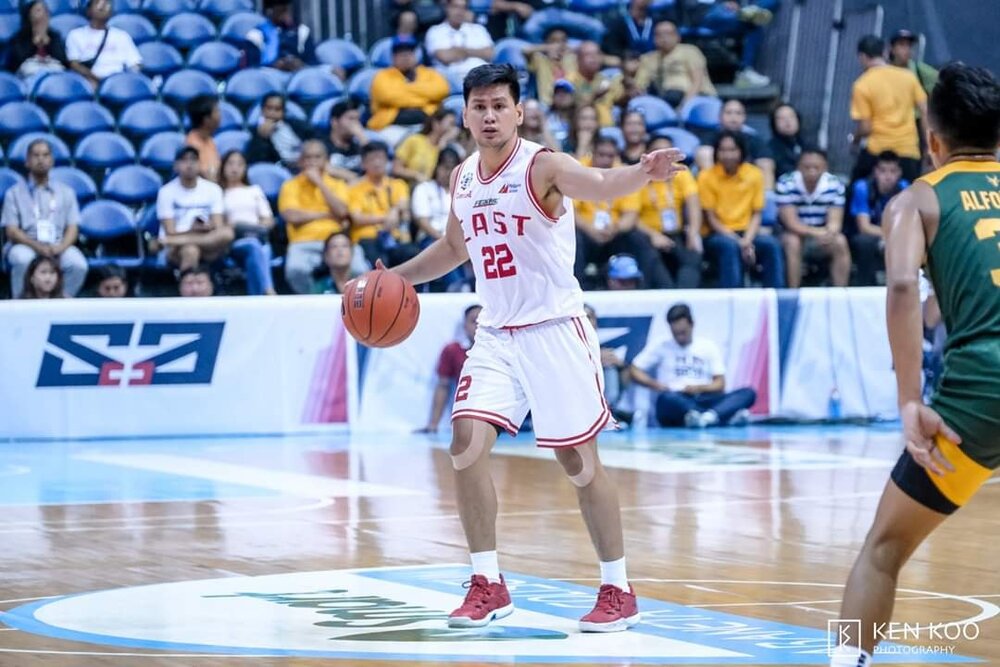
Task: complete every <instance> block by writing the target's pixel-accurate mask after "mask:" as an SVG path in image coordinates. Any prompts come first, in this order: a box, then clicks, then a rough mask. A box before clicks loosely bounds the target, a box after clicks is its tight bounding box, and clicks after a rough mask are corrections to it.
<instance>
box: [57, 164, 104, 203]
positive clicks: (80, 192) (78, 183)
mask: <svg viewBox="0 0 1000 667" xmlns="http://www.w3.org/2000/svg"><path fill="white" fill-rule="evenodd" d="M49 178H51V179H52V180H53V181H55V182H56V183H62V184H63V185H66V186H68V187H70V188H72V190H73V192H75V193H76V201H77V203H79V204H80V206H85V205H87V204H89V203H90V202H92V201H94V200H95V199H97V186H96V185H95V184H94V179H92V178H91V177H90V176H89V175H88V174H87V173H86V172H83V171H80V170H79V169H77V168H76V167H56V168H54V169H53V170H52V171H51V172H49Z"/></svg>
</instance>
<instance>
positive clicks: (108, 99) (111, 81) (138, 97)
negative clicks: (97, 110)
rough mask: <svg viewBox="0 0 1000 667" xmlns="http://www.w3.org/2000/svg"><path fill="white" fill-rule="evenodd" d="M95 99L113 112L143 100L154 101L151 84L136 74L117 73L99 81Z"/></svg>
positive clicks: (142, 76)
mask: <svg viewBox="0 0 1000 667" xmlns="http://www.w3.org/2000/svg"><path fill="white" fill-rule="evenodd" d="M97 99H98V100H100V102H101V104H103V105H104V106H106V107H109V108H110V109H112V110H114V111H116V112H117V111H120V110H121V109H124V108H125V107H127V106H129V105H132V104H135V103H136V102H141V101H143V100H155V99H156V88H154V87H153V82H152V81H150V80H149V79H148V78H146V77H145V76H144V75H142V74H139V73H138V72H119V73H118V74H112V75H111V76H109V77H108V78H106V79H104V80H103V81H101V85H100V86H99V87H98V88H97Z"/></svg>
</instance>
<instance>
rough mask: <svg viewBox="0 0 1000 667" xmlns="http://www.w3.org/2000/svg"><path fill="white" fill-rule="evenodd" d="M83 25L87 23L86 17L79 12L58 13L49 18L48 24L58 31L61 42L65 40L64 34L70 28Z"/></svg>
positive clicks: (67, 32)
mask: <svg viewBox="0 0 1000 667" xmlns="http://www.w3.org/2000/svg"><path fill="white" fill-rule="evenodd" d="M85 25H87V19H86V18H84V17H83V16H82V15H80V14H59V15H57V16H53V17H52V18H50V19H49V26H50V27H51V28H52V29H53V30H55V31H56V32H57V33H59V36H60V37H62V40H63V42H65V41H66V35H68V34H69V31H70V30H75V29H76V28H80V27H83V26H85Z"/></svg>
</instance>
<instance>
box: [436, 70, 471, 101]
mask: <svg viewBox="0 0 1000 667" xmlns="http://www.w3.org/2000/svg"><path fill="white" fill-rule="evenodd" d="M438 71H439V72H441V73H442V74H443V75H444V78H445V79H446V80H447V81H448V94H449V95H461V94H462V84H463V82H464V81H465V77H464V76H462V74H461V72H456V71H455V70H452V69H447V70H445V71H441V70H438Z"/></svg>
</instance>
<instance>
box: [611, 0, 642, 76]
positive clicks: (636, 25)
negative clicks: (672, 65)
mask: <svg viewBox="0 0 1000 667" xmlns="http://www.w3.org/2000/svg"><path fill="white" fill-rule="evenodd" d="M651 4H652V0H631V2H629V4H628V11H627V12H624V13H622V14H621V15H619V16H616V17H614V18H613V19H611V20H610V21H608V24H607V25H608V29H607V32H605V33H604V40H603V41H602V42H601V50H602V51H604V53H606V54H607V55H608V59H607V62H608V64H609V65H618V64H620V63H621V61H622V60H623V59H624V58H625V55H626V54H628V53H636V54H640V55H641V54H643V53H648V52H649V51H652V50H653V48H654V47H653V17H652V15H651V14H650V11H649V6H650V5H651Z"/></svg>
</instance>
